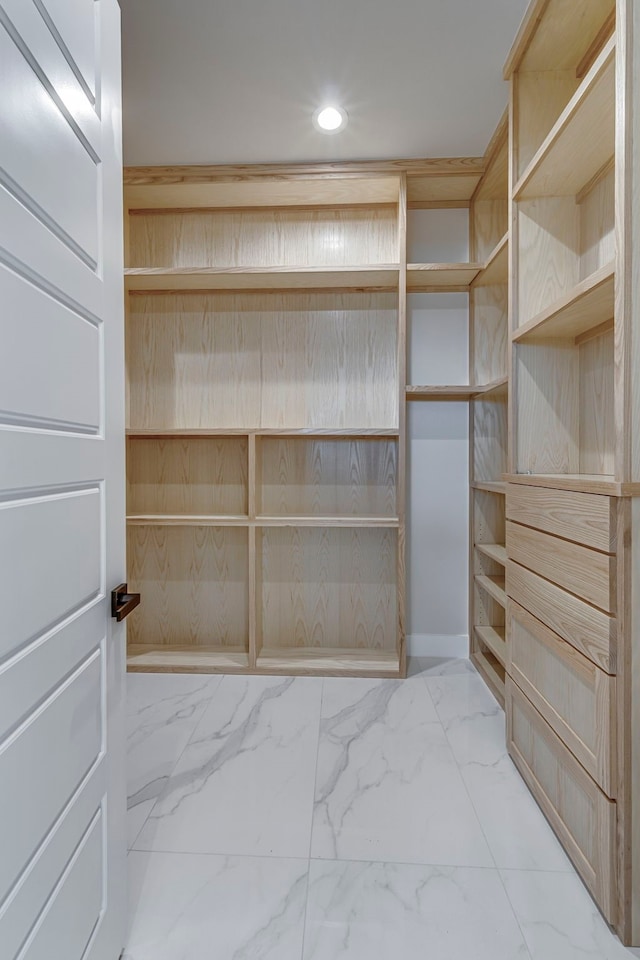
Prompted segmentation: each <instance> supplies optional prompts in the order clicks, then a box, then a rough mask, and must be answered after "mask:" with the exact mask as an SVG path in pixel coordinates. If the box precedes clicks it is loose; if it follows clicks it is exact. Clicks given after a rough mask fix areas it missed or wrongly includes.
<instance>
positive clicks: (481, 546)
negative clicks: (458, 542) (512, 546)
mask: <svg viewBox="0 0 640 960" xmlns="http://www.w3.org/2000/svg"><path fill="white" fill-rule="evenodd" d="M476 550H479V551H480V553H483V554H484V555H485V557H489V559H490V560H495V561H496V563H499V564H501V566H503V567H505V566H506V565H507V548H506V547H505V545H504V544H503V543H476Z"/></svg>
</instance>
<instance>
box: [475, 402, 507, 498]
mask: <svg viewBox="0 0 640 960" xmlns="http://www.w3.org/2000/svg"><path fill="white" fill-rule="evenodd" d="M473 462H474V477H475V479H476V481H481V482H482V481H488V482H492V481H499V480H500V478H501V477H502V474H503V473H504V472H505V471H506V469H507V404H506V397H504V396H502V395H501V394H499V393H493V394H491V395H490V396H489V397H487V398H483V399H476V401H475V403H474V405H473Z"/></svg>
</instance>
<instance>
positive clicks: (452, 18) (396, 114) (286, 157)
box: [120, 0, 527, 165]
mask: <svg viewBox="0 0 640 960" xmlns="http://www.w3.org/2000/svg"><path fill="white" fill-rule="evenodd" d="M120 5H121V7H122V18H123V56H124V65H123V71H124V149H125V163H127V164H129V165H138V164H174V163H260V162H263V163H267V162H297V161H307V160H309V161H313V160H357V159H392V158H409V157H446V156H449V157H450V156H477V155H480V154H482V153H483V152H484V149H485V147H486V145H487V142H488V140H489V138H490V136H491V134H492V133H493V129H494V127H495V126H496V124H497V122H498V120H499V119H500V116H501V114H502V111H503V109H504V107H505V104H506V102H507V87H506V84H505V83H504V82H503V81H502V65H503V63H504V61H505V59H506V56H507V53H508V51H509V47H510V46H511V42H512V40H513V38H514V36H515V33H516V31H517V28H518V25H519V23H520V20H521V19H522V16H523V14H524V11H525V8H526V6H527V0H393V2H390V0H120ZM332 100H333V101H337V102H338V103H340V104H341V105H342V106H343V107H344V108H345V109H346V110H347V113H348V114H349V123H348V125H347V128H346V129H345V130H344V131H343V132H341V133H339V134H335V135H333V136H327V135H326V134H322V133H320V132H318V131H317V130H316V129H315V128H314V126H313V124H312V120H311V118H312V114H313V112H314V110H315V109H316V108H317V107H318V106H320V105H322V104H323V103H325V102H329V101H332Z"/></svg>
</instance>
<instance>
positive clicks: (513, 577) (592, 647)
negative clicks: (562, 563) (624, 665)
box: [507, 560, 618, 673]
mask: <svg viewBox="0 0 640 960" xmlns="http://www.w3.org/2000/svg"><path fill="white" fill-rule="evenodd" d="M507 594H508V596H509V597H511V599H513V600H515V601H516V603H518V604H519V605H520V606H521V607H524V608H525V610H528V611H529V613H532V614H533V615H534V617H537V619H538V620H541V621H542V622H543V623H544V624H546V626H548V627H549V628H550V629H551V630H553V631H554V633H557V634H559V635H560V636H561V637H562V638H563V640H566V641H567V642H568V643H570V644H571V645H572V646H573V647H575V648H576V649H577V650H579V651H580V652H581V653H583V654H584V655H585V656H586V657H588V658H589V659H590V660H592V661H593V663H595V664H596V666H598V667H600V668H601V669H602V670H605V671H606V672H607V673H615V672H616V646H617V634H618V630H617V622H616V619H615V617H612V616H609V614H607V613H604V612H603V611H602V610H598V609H597V608H596V607H592V606H590V605H589V604H588V603H585V602H584V600H580V599H579V598H578V597H574V596H573V594H571V593H567V592H566V590H563V589H562V588H561V587H557V586H556V585H555V584H553V583H550V582H549V581H548V580H543V579H542V577H539V576H538V575H537V574H535V573H532V572H531V571H530V570H527V569H526V568H525V567H522V566H520V564H518V563H514V562H513V561H512V560H509V561H508V563H507Z"/></svg>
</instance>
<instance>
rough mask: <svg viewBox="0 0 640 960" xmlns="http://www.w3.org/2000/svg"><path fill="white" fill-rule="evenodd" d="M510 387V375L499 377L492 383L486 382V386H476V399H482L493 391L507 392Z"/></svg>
mask: <svg viewBox="0 0 640 960" xmlns="http://www.w3.org/2000/svg"><path fill="white" fill-rule="evenodd" d="M508 388H509V377H506V376H505V377H497V378H496V379H495V380H492V381H491V383H486V384H484V386H476V387H475V391H476V392H475V394H474V399H476V400H478V399H481V398H482V397H486V396H488V395H489V394H491V393H506V392H507V390H508Z"/></svg>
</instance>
